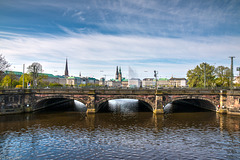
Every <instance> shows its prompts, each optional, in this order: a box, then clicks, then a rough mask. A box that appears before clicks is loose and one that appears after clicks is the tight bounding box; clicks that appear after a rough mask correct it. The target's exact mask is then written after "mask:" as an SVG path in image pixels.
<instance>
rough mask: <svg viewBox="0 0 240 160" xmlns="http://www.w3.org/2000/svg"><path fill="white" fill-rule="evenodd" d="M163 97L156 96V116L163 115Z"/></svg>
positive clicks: (154, 110)
mask: <svg viewBox="0 0 240 160" xmlns="http://www.w3.org/2000/svg"><path fill="white" fill-rule="evenodd" d="M162 102H163V96H158V95H156V96H155V106H154V109H153V113H154V114H163V113H164V112H163V103H162Z"/></svg>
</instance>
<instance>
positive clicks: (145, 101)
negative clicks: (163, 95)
mask: <svg viewBox="0 0 240 160" xmlns="http://www.w3.org/2000/svg"><path fill="white" fill-rule="evenodd" d="M118 99H132V100H138V102H141V103H142V104H143V105H146V107H148V108H149V109H150V110H151V111H153V110H154V100H155V99H149V98H143V97H136V96H127V95H123V96H114V97H104V98H99V99H98V100H97V101H96V104H95V110H96V112H98V111H99V110H100V109H101V107H103V104H104V103H107V102H109V101H110V100H118Z"/></svg>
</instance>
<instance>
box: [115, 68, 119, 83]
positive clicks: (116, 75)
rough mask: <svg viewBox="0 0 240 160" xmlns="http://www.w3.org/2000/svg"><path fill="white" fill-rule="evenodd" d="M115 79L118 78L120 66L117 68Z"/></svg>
mask: <svg viewBox="0 0 240 160" xmlns="http://www.w3.org/2000/svg"><path fill="white" fill-rule="evenodd" d="M115 79H116V80H117V79H118V66H117V68H116V75H115Z"/></svg>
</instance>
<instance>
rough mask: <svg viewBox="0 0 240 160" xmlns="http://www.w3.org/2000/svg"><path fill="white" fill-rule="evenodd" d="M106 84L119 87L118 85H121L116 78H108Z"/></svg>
mask: <svg viewBox="0 0 240 160" xmlns="http://www.w3.org/2000/svg"><path fill="white" fill-rule="evenodd" d="M107 86H108V87H114V88H119V87H121V86H122V83H121V82H120V81H118V80H115V79H110V80H109V81H107Z"/></svg>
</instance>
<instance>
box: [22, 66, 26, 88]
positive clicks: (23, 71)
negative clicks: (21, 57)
mask: <svg viewBox="0 0 240 160" xmlns="http://www.w3.org/2000/svg"><path fill="white" fill-rule="evenodd" d="M24 72H25V64H23V83H22V88H23V89H24Z"/></svg>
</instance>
